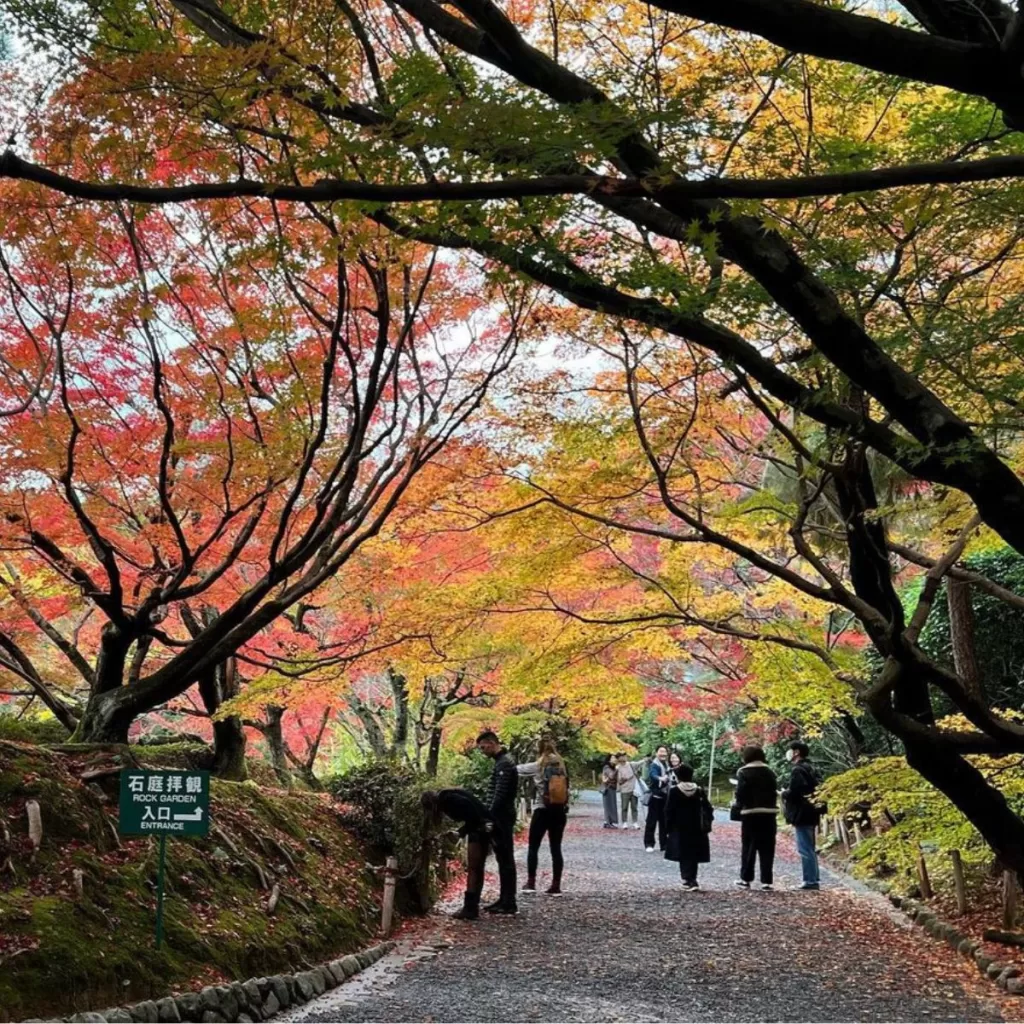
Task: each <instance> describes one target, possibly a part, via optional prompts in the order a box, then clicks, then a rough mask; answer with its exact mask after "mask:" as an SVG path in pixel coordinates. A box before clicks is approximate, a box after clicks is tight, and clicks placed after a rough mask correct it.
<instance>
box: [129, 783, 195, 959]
mask: <svg viewBox="0 0 1024 1024" xmlns="http://www.w3.org/2000/svg"><path fill="white" fill-rule="evenodd" d="M120 811H121V813H120V816H119V821H118V830H119V831H120V833H121V835H123V836H159V837H160V856H159V859H158V860H157V872H156V948H157V949H159V948H160V947H161V945H162V944H163V939H164V873H165V871H166V865H167V837H168V836H205V835H206V834H207V832H209V831H210V773H209V772H190V771H183V770H182V769H180V768H171V769H169V770H167V771H157V770H155V769H150V768H123V769H122V770H121V808H120Z"/></svg>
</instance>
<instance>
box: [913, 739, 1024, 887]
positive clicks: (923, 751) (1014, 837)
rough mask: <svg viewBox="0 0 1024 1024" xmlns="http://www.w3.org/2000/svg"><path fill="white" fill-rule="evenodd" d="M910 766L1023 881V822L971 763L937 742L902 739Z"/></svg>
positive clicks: (932, 740) (1007, 867)
mask: <svg viewBox="0 0 1024 1024" xmlns="http://www.w3.org/2000/svg"><path fill="white" fill-rule="evenodd" d="M902 738H903V742H904V747H905V749H906V755H907V764H909V765H910V767H911V768H913V769H914V770H915V771H916V772H918V773H919V774H920V775H921V776H923V777H924V778H925V779H927V780H928V782H930V783H931V784H932V785H933V786H934V787H935V788H936V789H937V790H939V792H940V793H943V794H944V795H945V796H947V797H948V798H949V799H950V801H952V803H953V804H954V805H955V806H956V807H957V808H958V809H959V810H960V811H961V813H963V814H964V816H965V817H966V818H967V819H968V820H969V821H970V822H971V824H972V825H974V827H975V828H976V829H977V830H978V831H979V832H980V833H981V835H982V837H983V838H984V839H985V841H986V842H987V843H988V844H989V846H990V847H991V848H992V851H993V852H994V853H995V854H996V856H997V857H998V858H999V859H1000V861H1002V863H1003V865H1004V866H1005V868H1006V869H1007V870H1009V871H1014V872H1016V874H1017V877H1018V878H1019V879H1021V881H1022V882H1024V821H1022V820H1021V819H1020V818H1019V817H1018V816H1017V815H1016V814H1014V812H1013V811H1012V810H1011V809H1010V806H1009V804H1007V802H1006V798H1005V797H1004V796H1003V794H1002V793H1000V792H999V790H998V789H996V787H995V786H993V785H992V784H991V783H989V782H988V781H987V780H986V778H985V777H984V776H983V775H982V774H981V772H979V771H978V769H977V768H975V767H974V765H972V764H971V763H970V762H969V761H967V760H966V759H965V758H963V757H961V756H960V755H959V754H957V753H956V752H955V751H953V750H950V749H949V748H948V747H946V746H945V745H944V744H943V743H941V742H940V741H937V740H935V739H928V740H921V739H917V738H914V739H910V740H908V739H907V738H906V737H902Z"/></svg>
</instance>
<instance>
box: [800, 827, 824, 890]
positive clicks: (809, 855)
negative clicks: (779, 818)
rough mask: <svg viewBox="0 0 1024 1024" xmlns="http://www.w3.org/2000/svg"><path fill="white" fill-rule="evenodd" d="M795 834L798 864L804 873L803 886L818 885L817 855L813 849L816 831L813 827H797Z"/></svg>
mask: <svg viewBox="0 0 1024 1024" xmlns="http://www.w3.org/2000/svg"><path fill="white" fill-rule="evenodd" d="M794 831H795V832H796V849H797V853H799V854H800V863H801V865H802V867H803V872H804V885H818V883H819V882H820V880H821V879H820V876H819V875H818V853H817V850H816V849H815V845H816V842H817V838H818V836H817V832H818V830H817V829H816V828H815V827H814V826H813V825H798V826H796V828H795V829H794Z"/></svg>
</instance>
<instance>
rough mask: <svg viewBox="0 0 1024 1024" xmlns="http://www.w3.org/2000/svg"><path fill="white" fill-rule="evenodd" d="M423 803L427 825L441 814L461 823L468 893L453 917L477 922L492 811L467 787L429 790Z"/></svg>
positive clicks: (432, 822)
mask: <svg viewBox="0 0 1024 1024" xmlns="http://www.w3.org/2000/svg"><path fill="white" fill-rule="evenodd" d="M420 806H421V807H422V808H423V813H424V816H425V817H426V819H427V822H428V824H437V823H438V822H439V821H440V820H441V817H442V815H443V816H445V817H448V818H451V819H452V821H461V822H462V827H461V828H460V829H459V830H458V831H459V835H460V836H464V837H465V839H466V893H465V895H464V896H463V900H462V909H461V910H458V911H456V912H455V913H454V914H453V915H452V917H455V918H458V919H459V920H460V921H475V920H476V919H477V918H478V917H479V916H480V893H481V892H482V891H483V888H484V864H485V862H486V861H487V851H488V849H489V848H490V845H491V836H492V833H493V829H494V823H493V821H492V820H491V813H490V811H488V810H487V808H486V807H485V806H484V805H483V804H482V803H481V802H480V801H479V800H477V798H476V797H475V796H473V794H472V793H467V792H466V790H464V789H441V790H436V791H435V790H427V791H426V792H424V793H423V795H422V796H421V797H420Z"/></svg>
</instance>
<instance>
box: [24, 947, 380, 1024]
mask: <svg viewBox="0 0 1024 1024" xmlns="http://www.w3.org/2000/svg"><path fill="white" fill-rule="evenodd" d="M394 948H395V944H394V943H393V942H382V943H379V944H378V945H376V946H372V947H370V948H369V949H364V950H361V951H360V952H358V953H352V954H350V955H349V956H344V957H341V958H340V959H339V960H332V961H330V963H326V964H321V965H320V966H318V967H314V968H312V969H311V970H308V971H299V972H298V973H296V974H275V975H273V976H272V977H269V978H250V979H249V980H248V981H235V982H232V983H231V984H230V985H208V986H207V987H206V988H204V989H202V990H201V991H199V992H186V993H184V994H183V995H180V996H165V997H164V998H163V999H156V1000H145V1001H143V1002H141V1003H134V1004H132V1005H131V1006H119V1007H115V1008H114V1009H110V1010H99V1011H92V1012H87V1013H76V1014H75V1015H74V1016H73V1017H64V1018H59V1019H60V1020H64V1021H70V1022H82V1024H129V1022H134V1024H175V1022H179V1021H196V1022H200V1021H201V1022H203V1024H217V1022H224V1024H226V1022H229V1021H230V1022H240V1024H253V1022H254V1021H262V1020H269V1019H271V1018H273V1017H274V1015H275V1014H277V1013H279V1012H280V1011H281V1010H282V1009H287V1008H288V1007H292V1006H301V1005H302V1004H303V1003H308V1002H309V1001H310V1000H311V999H316V998H318V997H319V996H322V995H323V994H324V993H325V992H328V991H330V990H331V989H333V988H335V987H336V986H338V985H341V984H342V983H343V982H345V981H347V980H348V979H350V978H354V977H355V976H356V975H358V974H359V973H361V972H362V971H364V970H366V969H367V968H369V967H372V966H373V965H374V964H375V963H377V961H378V960H380V958H381V957H383V956H385V955H386V954H388V953H390V952H391V950H392V949H394ZM41 1020H42V1018H32V1019H31V1020H29V1021H24V1022H23V1024H37V1022H41Z"/></svg>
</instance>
